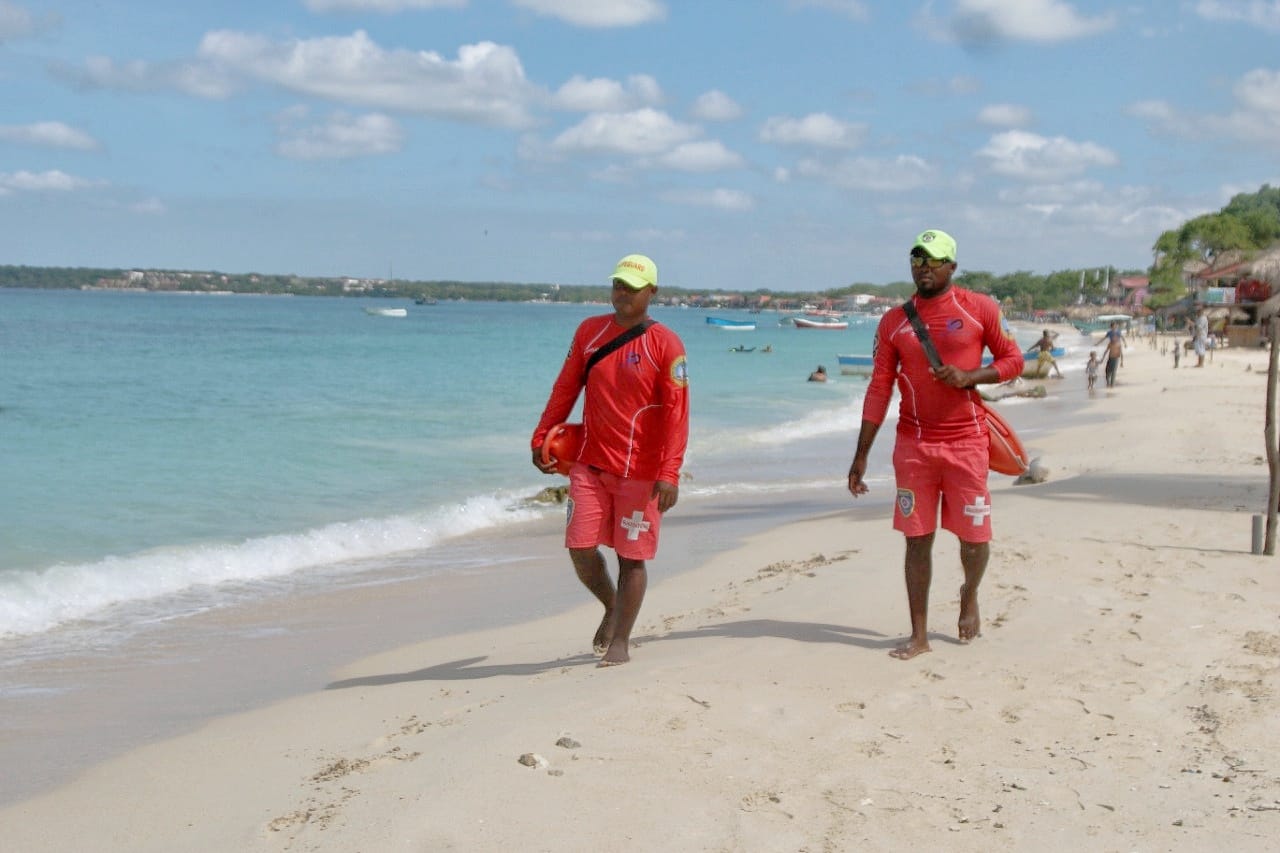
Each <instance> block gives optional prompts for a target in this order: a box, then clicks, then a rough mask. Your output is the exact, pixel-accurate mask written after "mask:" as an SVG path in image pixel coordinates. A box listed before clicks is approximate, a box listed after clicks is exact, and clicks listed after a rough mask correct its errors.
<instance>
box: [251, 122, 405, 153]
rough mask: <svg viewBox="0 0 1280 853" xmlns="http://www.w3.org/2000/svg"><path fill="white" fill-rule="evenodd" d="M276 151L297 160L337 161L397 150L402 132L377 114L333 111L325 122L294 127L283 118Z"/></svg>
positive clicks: (398, 126)
mask: <svg viewBox="0 0 1280 853" xmlns="http://www.w3.org/2000/svg"><path fill="white" fill-rule="evenodd" d="M281 131H282V132H281V135H282V136H283V137H284V138H282V139H281V140H280V142H279V143H278V144H277V145H276V151H277V152H278V153H279V154H281V155H282V156H284V157H290V158H293V159H296V160H338V159H346V158H350V157H369V156H372V155H376V154H391V153H394V152H396V151H399V150H400V147H401V145H403V143H404V132H403V131H402V130H401V129H400V125H399V123H397V122H396V121H395V120H394V119H392V118H389V117H388V116H385V115H382V114H380V113H370V114H367V115H361V116H350V115H347V114H345V113H340V112H339V113H334V114H333V115H331V116H329V117H328V119H326V120H325V121H324V122H322V123H320V124H314V125H311V126H309V127H294V126H293V125H292V123H291V122H290V121H289V120H288V119H286V121H285V124H284V126H283V127H282V129H281Z"/></svg>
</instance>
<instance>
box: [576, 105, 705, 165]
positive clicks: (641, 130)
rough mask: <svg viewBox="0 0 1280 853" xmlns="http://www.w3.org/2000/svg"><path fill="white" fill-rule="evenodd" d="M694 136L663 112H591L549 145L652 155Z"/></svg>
mask: <svg viewBox="0 0 1280 853" xmlns="http://www.w3.org/2000/svg"><path fill="white" fill-rule="evenodd" d="M697 135H698V129H697V128H696V127H694V126H692V125H688V124H682V123H680V122H678V121H676V120H674V119H673V118H671V116H669V115H667V114H666V113H664V112H662V111H660V110H655V109H652V108H650V107H645V108H643V109H639V110H632V111H631V112H625V113H595V114H593V115H589V116H587V117H586V118H584V119H583V120H582V121H581V122H579V123H578V124H576V125H574V126H573V127H571V128H569V129H567V130H565V131H564V132H563V133H561V134H560V135H559V136H557V137H556V138H555V139H554V140H553V141H552V143H551V148H552V149H553V150H554V151H556V152H558V153H575V152H582V153H589V154H627V155H633V156H656V155H659V154H663V153H666V152H668V151H670V150H672V149H673V148H675V147H676V146H677V145H680V144H681V143H684V142H688V141H690V140H692V139H694V138H695V137H696V136H697Z"/></svg>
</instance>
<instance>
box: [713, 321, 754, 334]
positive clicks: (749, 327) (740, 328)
mask: <svg viewBox="0 0 1280 853" xmlns="http://www.w3.org/2000/svg"><path fill="white" fill-rule="evenodd" d="M707 325H708V326H715V327H716V328H718V329H724V330H725V331H729V332H754V331H755V329H756V321H755V320H726V319H725V318H723V317H708V318H707Z"/></svg>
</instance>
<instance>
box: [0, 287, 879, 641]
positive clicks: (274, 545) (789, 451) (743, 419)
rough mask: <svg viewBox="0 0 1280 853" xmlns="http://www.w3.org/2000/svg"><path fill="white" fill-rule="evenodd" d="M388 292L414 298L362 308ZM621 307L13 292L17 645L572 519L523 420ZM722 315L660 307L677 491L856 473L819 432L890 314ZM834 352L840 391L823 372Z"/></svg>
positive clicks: (852, 391)
mask: <svg viewBox="0 0 1280 853" xmlns="http://www.w3.org/2000/svg"><path fill="white" fill-rule="evenodd" d="M391 305H394V306H396V307H405V308H406V309H407V311H408V315H407V316H406V317H382V316H371V315H369V314H367V313H366V312H365V311H364V310H363V309H364V308H365V307H369V306H391ZM608 310H609V309H608V306H604V305H595V306H572V305H563V304H540V303H526V304H514V303H479V302H446V303H440V304H437V305H431V306H417V305H413V304H412V303H410V302H408V301H407V300H405V301H396V302H393V301H390V300H371V299H321V298H316V299H305V298H288V297H268V296H213V295H184V294H141V293H124V292H98V291H94V292H78V291H30V290H26V291H24V290H0V442H2V443H3V447H4V448H5V449H4V451H3V456H2V458H3V462H2V463H0V465H2V466H3V471H2V472H0V503H3V516H4V519H5V523H4V524H3V526H0V644H3V643H9V644H12V643H13V641H14V640H16V639H20V640H22V643H23V648H24V649H27V650H30V649H32V648H40V647H41V646H42V644H57V643H59V642H73V643H76V644H83V643H86V642H88V643H103V642H110V641H111V640H112V638H119V637H122V636H126V635H128V634H129V633H130V631H131V626H136V625H138V624H149V623H153V622H155V621H157V620H162V621H164V620H173V619H178V618H181V617H182V616H183V615H186V614H191V613H196V612H202V611H204V610H207V609H210V608H218V607H225V606H229V605H233V604H235V603H237V602H243V601H245V600H251V599H253V598H254V597H255V596H262V595H279V594H281V593H282V592H284V593H288V592H289V591H290V590H291V589H294V588H297V589H304V588H306V587H307V585H308V584H324V585H326V586H329V587H332V586H333V585H334V584H341V583H343V582H344V579H346V580H352V581H353V582H354V581H355V580H356V579H358V578H360V577H361V576H364V575H367V574H368V573H370V572H376V571H378V570H379V569H380V568H385V566H384V565H383V564H384V563H386V562H387V561H394V562H396V563H397V565H404V564H405V563H406V556H409V557H412V559H411V560H409V561H407V562H410V563H412V564H413V565H414V566H415V568H414V569H413V571H420V572H426V573H429V572H433V571H436V572H439V571H458V570H480V569H479V568H477V567H475V566H467V565H460V562H459V561H462V562H466V561H468V560H469V561H471V562H474V561H475V559H476V558H475V557H474V556H471V557H467V558H465V559H464V558H462V557H460V556H459V555H458V554H456V553H451V551H450V544H451V543H452V542H454V541H456V540H457V539H458V537H460V536H461V535H464V534H472V535H474V534H477V533H481V534H483V533H484V532H485V531H494V532H497V531H499V530H501V529H503V528H507V527H509V526H510V525H513V524H520V523H523V522H527V521H529V520H532V519H535V518H538V517H542V516H545V515H546V514H548V513H558V512H559V509H558V508H547V507H541V506H537V507H530V506H528V505H527V504H526V503H525V501H524V499H525V498H527V497H528V496H530V495H532V494H534V493H536V492H537V491H538V490H539V489H541V488H543V487H544V486H547V485H552V484H557V483H560V482H564V481H563V480H559V479H553V478H547V477H544V476H543V475H541V474H539V472H537V471H536V470H534V468H533V467H532V466H531V465H530V463H529V451H528V449H527V447H528V436H529V433H530V432H531V431H532V427H533V425H534V423H535V422H536V420H537V418H538V416H539V414H540V413H541V409H542V406H543V404H544V403H545V400H546V395H547V392H548V390H549V388H550V385H551V381H552V379H553V378H554V376H555V373H556V371H557V370H558V367H559V364H560V362H561V360H562V359H563V356H564V352H565V350H566V348H567V345H568V341H569V339H570V336H571V334H572V331H573V329H574V327H575V326H576V324H577V323H578V322H579V321H580V320H581V319H582V318H583V317H585V316H588V315H590V314H596V313H604V312H607V311H608ZM714 313H715V314H716V315H717V316H728V317H735V316H736V317H737V318H739V319H745V318H748V317H753V318H755V319H756V320H757V321H758V327H757V329H756V331H753V332H737V331H724V330H721V329H716V328H713V327H711V326H708V325H707V324H706V322H705V318H706V316H708V312H707V311H703V310H692V309H677V308H666V307H659V308H655V309H654V311H653V315H654V316H655V317H656V318H657V319H659V320H660V321H662V322H664V323H666V324H668V325H669V326H671V327H672V328H674V329H675V330H676V331H677V332H679V333H680V335H681V336H682V338H683V339H684V341H685V345H686V347H687V349H688V353H689V363H690V374H691V387H692V393H693V397H692V441H691V446H690V450H689V454H688V462H687V466H686V469H687V471H688V473H689V475H690V477H691V479H690V481H689V482H688V483H687V484H686V485H685V487H684V489H683V491H682V500H683V501H686V502H696V501H697V500H698V499H699V497H700V496H701V497H706V496H710V495H715V494H723V493H728V492H732V493H735V494H741V493H743V492H744V491H750V490H753V489H770V488H779V487H785V486H798V485H803V484H805V483H808V482H812V481H813V480H815V479H827V480H829V479H831V478H832V477H833V476H836V475H838V474H839V473H840V472H839V470H836V471H832V470H831V467H830V464H831V458H830V456H829V455H826V454H820V453H808V454H806V453H805V452H802V450H801V448H803V447H805V446H813V440H815V439H823V438H824V437H825V438H828V439H831V440H835V441H838V442H839V443H840V445H841V446H842V447H846V448H847V447H849V446H850V445H851V442H852V433H853V431H854V430H856V424H857V422H858V411H859V406H860V403H861V398H862V390H863V388H864V387H865V380H864V379H861V378H857V377H842V376H840V374H839V369H838V365H837V362H836V355H837V354H838V353H841V352H868V351H869V350H870V342H871V335H872V332H873V329H874V320H872V319H869V318H868V319H865V320H863V321H861V322H854V323H852V324H851V327H850V328H849V329H848V330H843V331H826V330H798V329H796V328H794V327H791V326H786V325H780V324H779V318H780V315H778V314H776V313H762V314H757V315H748V314H746V313H745V312H714ZM766 344H769V345H772V347H773V352H772V353H764V352H762V349H763V347H764V346H765V345H766ZM738 345H743V346H746V347H755V348H756V350H755V352H746V353H739V352H732V351H731V348H732V347H735V346H738ZM818 364H823V365H825V366H826V367H827V369H828V372H829V373H830V374H831V376H832V381H831V382H828V383H827V384H825V385H820V384H817V383H808V382H806V381H805V379H806V377H807V376H808V374H809V372H810V371H811V370H812V369H813V368H814V367H815V366H817V365H818ZM847 455H848V454H847V451H845V450H841V451H840V453H839V454H838V456H839V457H840V458H841V459H845V458H846V457H847ZM841 464H847V462H844V463H841ZM474 550H475V549H474V548H473V549H471V550H470V551H469V553H471V554H473V555H474ZM501 558H502V555H501V554H497V553H493V554H488V555H485V559H489V560H500V559H501ZM68 629H74V631H72V632H71V633H68ZM71 637H74V639H69V638H71Z"/></svg>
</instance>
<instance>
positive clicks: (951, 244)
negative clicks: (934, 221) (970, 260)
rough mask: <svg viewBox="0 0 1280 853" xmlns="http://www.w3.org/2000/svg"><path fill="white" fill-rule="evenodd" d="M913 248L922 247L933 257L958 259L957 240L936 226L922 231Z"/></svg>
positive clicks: (950, 259)
mask: <svg viewBox="0 0 1280 853" xmlns="http://www.w3.org/2000/svg"><path fill="white" fill-rule="evenodd" d="M911 248H912V249H922V250H924V253H925V254H927V255H928V256H929V257H931V258H940V259H943V260H948V261H954V260H955V259H956V240H955V238H954V237H952V236H951V235H950V234H948V233H947V232H946V231H939V230H937V229H936V228H934V229H931V230H929V231H923V232H921V234H920V236H919V237H917V238H916V242H915V243H914V244H913V245H912V246H911Z"/></svg>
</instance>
